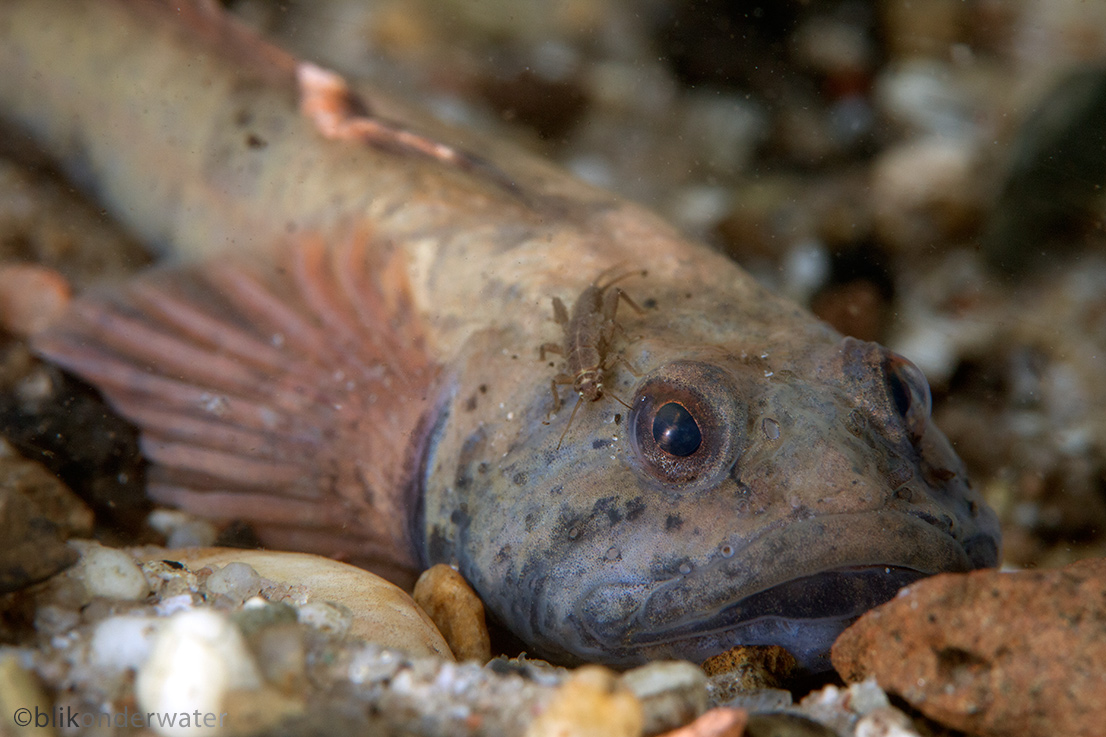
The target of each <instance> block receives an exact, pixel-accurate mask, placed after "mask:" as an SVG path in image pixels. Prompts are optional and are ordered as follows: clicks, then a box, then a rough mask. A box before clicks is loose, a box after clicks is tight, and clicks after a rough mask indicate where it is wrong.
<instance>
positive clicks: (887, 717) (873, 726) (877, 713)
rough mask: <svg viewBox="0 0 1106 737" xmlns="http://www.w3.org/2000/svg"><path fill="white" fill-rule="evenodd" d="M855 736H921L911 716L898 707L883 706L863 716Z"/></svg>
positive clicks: (858, 723) (857, 725)
mask: <svg viewBox="0 0 1106 737" xmlns="http://www.w3.org/2000/svg"><path fill="white" fill-rule="evenodd" d="M854 735H855V737H921V735H920V733H919V732H918V731H917V730H916V729H914V725H913V724H912V723H911V721H910V717H908V716H906V714H903V713H902V712H901V711H899V710H898V709H892V708H890V707H883V708H880V709H875V710H874V711H872V712H871V713H869V714H866V715H865V716H863V717H861V719H860V721H859V722H857V723H856V731H855V732H854Z"/></svg>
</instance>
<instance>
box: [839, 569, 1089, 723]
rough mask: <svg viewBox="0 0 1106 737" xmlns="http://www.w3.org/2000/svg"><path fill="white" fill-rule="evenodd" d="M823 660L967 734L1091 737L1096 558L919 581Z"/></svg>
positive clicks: (867, 618)
mask: <svg viewBox="0 0 1106 737" xmlns="http://www.w3.org/2000/svg"><path fill="white" fill-rule="evenodd" d="M832 658H833V664H834V667H835V668H836V669H837V671H838V672H839V673H840V674H841V675H842V677H844V678H845V679H846V680H847V681H857V680H861V679H863V678H867V677H869V676H875V677H876V678H877V679H878V680H879V682H880V684H881V685H882V686H883V687H884V688H886V689H887V690H889V691H893V692H895V693H898V694H899V695H901V696H902V697H903V698H905V699H906V700H907V701H909V702H910V703H911V704H913V705H914V706H915V707H916V708H917V709H918V710H920V711H921V712H922V713H924V714H926V715H927V716H929V717H930V718H932V719H935V720H937V721H939V722H941V723H942V724H947V725H949V726H951V727H953V728H955V729H960V730H964V731H967V732H971V733H972V734H977V735H987V736H991V735H993V736H995V737H998V735H1009V734H1018V735H1023V736H1024V737H1035V736H1037V735H1040V736H1041V737H1044V736H1045V735H1056V734H1064V735H1092V734H1098V733H1099V730H1100V729H1101V727H1102V725H1103V724H1104V723H1106V701H1104V700H1103V698H1102V694H1103V693H1106V671H1103V669H1102V663H1104V662H1106V561H1104V560H1098V559H1094V560H1085V561H1080V562H1078V563H1075V564H1072V565H1070V566H1068V567H1066V568H1063V569H1059V570H1036V571H1019V572H1016V573H1001V572H997V571H976V572H972V573H967V574H943V575H939V576H935V577H933V578H929V579H925V580H924V581H919V582H918V583H916V584H912V585H911V586H909V587H907V588H906V589H904V590H903V592H901V593H900V594H899V596H898V597H896V598H895V599H893V600H891V601H890V602H888V603H886V604H884V605H882V606H880V607H878V608H876V609H874V610H873V611H871V612H868V613H867V614H865V615H864V616H863V617H861V618H860V620H858V621H857V623H856V624H854V625H853V626H852V627H850V628H849V629H847V630H846V631H845V632H844V633H843V634H842V635H841V637H839V638H838V640H837V642H836V643H835V644H834V647H833V652H832Z"/></svg>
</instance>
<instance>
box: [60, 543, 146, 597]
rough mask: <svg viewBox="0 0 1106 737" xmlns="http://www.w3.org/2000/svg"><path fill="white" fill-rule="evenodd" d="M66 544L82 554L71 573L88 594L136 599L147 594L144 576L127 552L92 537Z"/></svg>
mask: <svg viewBox="0 0 1106 737" xmlns="http://www.w3.org/2000/svg"><path fill="white" fill-rule="evenodd" d="M69 546H70V547H71V548H73V549H74V550H76V551H77V552H79V553H80V554H81V559H80V561H78V563H77V565H76V566H75V567H74V569H73V575H74V576H76V577H77V578H79V579H80V580H81V582H82V583H84V586H85V588H86V589H87V590H88V593H89V594H90V595H91V596H102V597H104V598H105V599H122V600H124V601H139V600H141V599H145V598H146V596H147V595H148V594H149V593H150V584H149V582H147V581H146V576H145V575H143V573H142V569H141V568H139V567H138V563H137V561H135V559H134V558H133V557H131V555H130V554H129V553H125V552H123V551H122V550H116V549H114V548H105V547H104V546H103V545H100V544H99V543H97V542H93V541H91V540H70V541H69Z"/></svg>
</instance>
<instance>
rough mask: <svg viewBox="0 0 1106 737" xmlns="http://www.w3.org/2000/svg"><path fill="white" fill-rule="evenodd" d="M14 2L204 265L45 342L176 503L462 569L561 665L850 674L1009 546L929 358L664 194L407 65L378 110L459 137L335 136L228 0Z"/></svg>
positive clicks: (125, 178)
mask: <svg viewBox="0 0 1106 737" xmlns="http://www.w3.org/2000/svg"><path fill="white" fill-rule="evenodd" d="M178 8H179V9H180V10H178ZM0 33H3V34H4V38H3V39H2V41H0V107H2V110H3V115H4V116H5V117H7V118H8V119H9V120H11V121H13V122H14V123H16V124H18V125H21V126H23V127H25V128H26V129H27V130H29V131H31V133H32V135H34V136H35V137H36V138H37V139H38V140H39V141H41V142H42V143H43V145H44V146H46V147H48V148H50V149H51V150H53V151H54V152H55V153H56V154H57V155H58V156H59V157H60V159H61V161H62V162H63V165H64V166H65V167H66V168H67V169H68V170H70V171H72V172H74V173H75V174H76V175H77V176H78V177H79V178H80V179H81V180H82V181H84V182H85V183H87V184H88V185H89V186H90V187H91V188H92V189H93V190H94V191H95V193H96V194H97V196H98V197H100V198H102V199H103V201H104V202H106V203H108V204H109V206H110V207H112V209H113V211H114V212H115V213H116V214H117V215H118V216H119V217H120V218H121V219H123V220H124V221H125V222H127V223H128V224H129V225H130V226H131V227H132V228H134V229H135V230H136V231H137V232H138V233H140V234H141V235H142V236H143V237H145V238H146V239H147V240H148V241H150V242H151V243H152V244H156V245H157V246H160V247H163V248H165V249H167V250H169V251H171V252H172V253H173V254H175V255H176V256H177V258H178V259H182V260H186V261H187V260H191V261H195V262H198V265H196V266H180V265H178V266H172V267H169V268H168V269H166V270H164V271H163V272H161V273H160V274H154V275H150V276H146V277H142V278H140V279H138V280H136V282H135V283H133V284H131V285H127V286H125V287H123V288H121V289H119V290H117V291H116V292H114V293H107V294H100V295H96V294H93V295H89V296H87V297H85V298H83V299H81V300H78V302H77V306H76V308H75V310H74V314H73V316H72V317H71V318H70V319H69V321H68V322H67V323H65V324H63V325H62V326H61V327H60V328H58V329H57V330H55V331H53V332H51V333H48V334H46V335H43V336H40V337H39V338H38V340H37V341H36V343H35V345H36V349H37V350H38V351H39V352H40V353H41V354H42V355H45V356H47V357H49V358H51V359H52V360H55V361H57V362H58V363H60V364H62V365H64V366H66V367H67V368H69V369H70V370H73V371H75V372H76V373H78V374H81V375H83V376H85V377H87V378H89V379H90V380H92V381H93V382H94V383H96V384H97V385H99V386H100V387H101V388H102V389H103V390H104V392H105V394H106V396H107V397H108V398H109V399H110V400H111V401H112V402H113V403H114V404H115V406H116V407H117V408H118V409H119V411H120V412H121V413H122V414H123V415H125V416H127V417H129V418H131V419H132V420H134V421H135V422H136V423H137V424H138V425H139V426H140V427H141V428H142V430H143V437H144V443H145V445H144V448H145V449H146V452H147V454H148V455H150V456H151V458H152V460H153V461H154V462H155V476H154V478H155V482H154V485H153V486H152V487H151V493H152V494H153V495H154V496H155V498H157V499H159V500H161V501H165V502H173V503H177V504H179V505H180V506H183V507H185V508H187V509H190V510H191V511H193V512H196V513H200V514H206V515H208V516H210V517H212V518H214V519H220V520H227V519H236V518H237V519H250V520H253V521H254V522H255V524H256V525H257V526H258V527H259V529H260V530H261V531H262V533H263V534H264V535H266V536H267V537H265V539H266V540H268V541H269V542H270V544H274V545H287V546H294V547H298V548H301V549H307V550H315V551H319V552H324V553H327V554H334V555H341V556H344V557H347V558H352V559H356V560H359V561H362V562H364V563H365V564H367V565H372V566H374V567H376V568H378V569H380V570H384V571H386V572H389V573H390V575H392V576H393V577H395V578H398V579H403V578H404V576H405V575H409V574H410V572H411V571H412V570H413V569H414V568H416V567H417V566H419V565H426V564H431V563H438V562H445V563H451V564H454V565H456V566H457V567H458V568H459V570H460V571H461V573H462V574H463V575H464V576H465V578H466V579H468V581H469V582H470V583H471V584H472V585H473V586H474V587H475V589H476V590H477V592H478V593H479V594H480V596H481V597H482V598H483V600H484V602H485V604H486V605H487V608H488V610H489V611H490V612H491V613H492V614H493V615H494V616H495V618H496V619H498V620H499V621H500V622H502V623H503V624H505V625H507V626H508V627H510V628H511V629H512V630H514V632H515V633H517V634H518V635H519V636H520V637H521V638H522V639H523V641H525V642H526V643H527V645H528V646H529V647H530V648H532V649H534V650H535V651H536V652H538V653H541V654H544V655H547V656H549V657H552V658H555V659H557V660H561V661H565V662H580V661H597V662H606V663H610V664H613V665H618V666H627V665H632V664H635V663H640V662H643V661H645V660H648V659H651V658H657V657H683V658H689V659H693V660H698V659H702V658H704V657H706V656H708V655H711V654H713V653H715V652H718V651H719V650H722V649H725V648H728V647H731V646H733V645H736V644H761V643H775V644H782V645H784V646H786V647H787V648H789V649H790V650H792V651H793V652H794V653H795V654H796V655H797V656H798V657H799V659H800V661H801V662H802V663H803V664H804V665H805V666H806V667H807V668H809V669H811V670H820V669H823V668H826V667H828V662H827V660H826V655H827V652H828V648H829V645H830V644H831V643H832V641H833V639H834V638H835V637H836V635H837V633H839V632H840V630H841V629H842V628H843V627H844V626H846V625H847V624H848V623H849V622H851V621H852V620H853V619H855V617H856V616H858V615H859V614H860V613H862V611H864V610H865V609H867V608H870V607H871V606H873V605H875V604H878V603H880V602H882V601H884V600H886V599H888V598H890V597H891V596H893V595H894V592H895V590H896V589H897V588H898V587H899V586H900V585H903V584H905V583H908V582H910V581H912V580H915V579H916V578H918V577H921V576H925V575H930V574H933V573H937V572H942V571H965V570H969V569H972V568H978V567H985V566H993V565H996V564H997V561H998V550H999V544H1000V536H999V530H998V524H997V521H996V518H995V515H994V514H993V512H991V510H990V509H988V508H987V507H986V505H985V504H984V502H983V500H982V498H981V496H980V495H979V493H978V492H977V491H975V490H973V489H972V488H971V486H970V484H969V482H968V480H967V478H966V475H965V471H964V468H963V465H962V464H961V462H960V460H959V459H958V458H957V456H956V454H955V453H954V452H953V450H952V449H951V448H950V446H949V444H948V442H947V441H946V440H945V438H944V436H943V435H942V434H941V433H940V431H939V430H938V429H937V428H936V427H934V426H933V424H932V422H931V420H930V417H929V395H928V388H927V387H926V385H925V380H924V378H922V377H921V375H920V373H919V372H918V371H917V369H916V368H914V367H913V366H912V365H910V364H909V362H907V361H906V360H905V359H902V358H901V357H899V356H896V355H895V354H893V353H891V352H890V351H888V350H887V349H885V348H882V347H880V346H878V345H875V344H872V343H865V342H862V341H857V340H854V339H850V338H842V336H840V335H839V334H837V333H836V332H834V331H833V330H832V329H830V328H829V327H827V326H826V325H824V324H823V323H820V322H819V321H817V320H816V319H814V318H813V317H812V316H811V315H809V314H808V313H807V312H805V311H804V310H802V309H800V308H799V307H797V306H795V305H794V304H792V303H790V302H788V301H786V300H784V299H782V298H779V297H777V296H775V295H772V294H770V293H769V292H767V291H765V290H764V289H763V288H761V287H760V286H758V285H757V284H756V283H755V282H754V281H753V280H752V279H751V278H750V277H749V276H748V275H747V274H745V273H744V272H742V271H741V270H740V269H739V268H738V267H737V266H736V265H734V264H733V263H732V262H730V261H728V260H727V259H725V258H723V257H721V256H719V255H718V254H715V253H713V252H711V251H710V250H709V249H707V248H705V247H703V246H701V245H698V244H694V243H689V242H687V241H685V240H683V239H682V238H681V237H680V236H679V235H678V234H676V233H675V232H674V231H673V230H672V229H671V228H670V227H669V226H668V225H666V224H664V223H663V222H661V221H660V220H658V219H657V218H656V217H654V216H653V215H651V214H649V213H647V212H645V211H643V210H642V209H640V208H638V207H636V206H634V205H631V204H628V203H625V202H622V201H621V200H618V199H617V198H615V197H613V196H611V195H609V194H606V193H602V192H599V191H597V190H594V189H591V188H589V187H587V186H585V185H583V184H580V183H578V182H576V181H574V180H572V179H571V178H569V177H568V176H567V175H564V174H562V173H560V172H558V171H556V170H555V169H553V168H552V167H550V166H548V165H547V164H544V163H542V162H536V161H533V160H530V159H528V158H526V157H524V156H522V155H520V154H518V153H516V152H513V151H510V150H508V149H505V148H503V147H500V146H498V145H495V144H477V143H475V142H474V141H473V140H472V139H469V138H466V137H465V136H463V135H461V134H457V133H450V132H447V131H443V130H441V129H440V127H438V126H437V125H436V124H434V123H432V122H429V121H426V120H425V119H420V118H417V117H415V118H412V117H410V114H409V113H407V112H405V111H404V110H403V109H402V107H401V106H398V105H395V104H393V103H391V102H389V101H388V98H387V97H386V96H382V95H378V94H376V93H373V94H371V95H369V96H368V97H367V98H366V99H364V100H362V102H366V103H368V104H367V105H366V107H367V108H368V109H369V110H370V111H371V112H372V113H373V115H374V116H376V117H374V118H372V121H374V125H373V126H360V127H357V126H355V127H356V128H357V129H358V130H361V131H364V130H365V129H366V128H371V129H372V130H374V131H378V130H379V126H376V125H375V123H376V122H378V121H379V120H381V119H387V120H403V121H410V120H413V121H415V122H412V123H410V125H411V126H413V127H414V128H417V129H419V130H421V131H423V132H424V133H425V134H427V135H430V136H434V137H442V138H443V139H444V140H448V141H449V144H448V146H446V147H445V148H441V149H438V148H436V147H435V146H433V145H422V144H421V143H418V142H419V141H430V140H431V139H430V138H429V137H426V136H423V137H420V138H418V139H409V138H406V137H404V136H400V135H393V134H390V133H388V132H387V130H389V129H385V132H384V133H383V134H382V135H383V139H384V140H385V141H388V140H391V141H392V142H393V143H394V144H395V145H380V142H381V139H380V138H379V137H378V138H377V139H374V140H370V139H367V138H361V139H358V140H329V141H328V140H324V138H323V135H322V134H321V132H320V128H319V126H318V121H317V120H316V121H315V122H312V120H309V119H308V118H307V117H305V116H303V115H301V114H300V113H299V112H298V110H297V105H298V104H299V102H300V97H299V96H300V91H298V89H297V86H296V84H297V83H296V73H297V69H300V70H302V68H303V67H301V66H298V65H297V62H296V60H294V59H292V58H291V57H289V56H288V55H286V54H284V53H283V52H280V51H279V50H277V49H274V48H273V47H271V46H268V45H266V44H264V43H263V42H261V41H259V40H257V39H255V38H253V37H252V36H251V35H250V34H249V33H248V32H246V31H243V30H242V29H240V28H238V27H237V26H236V25H235V24H234V23H232V22H230V21H228V20H226V19H225V18H223V17H222V16H221V15H220V14H218V13H217V12H216V11H215V10H214V9H213V4H212V5H208V4H205V3H198V2H185V3H161V2H146V3H142V2H137V0H130V1H126V0H111V1H105V2H97V3H94V2H60V0H9V2H6V3H4V4H3V5H2V6H0ZM351 107H356V106H351ZM394 130H399V129H398V128H396V129H394ZM372 135H379V134H378V133H373V134H372ZM389 136H391V139H389ZM336 137H341V136H336ZM411 141H415V143H412V142H411ZM470 151H471V152H476V153H471V154H470V153H468V152H470ZM443 152H444V153H443ZM619 264H625V265H627V268H633V269H642V270H645V271H647V272H648V275H647V276H643V277H641V278H635V279H634V280H633V281H632V283H629V284H627V285H626V289H627V291H628V292H630V293H631V294H632V295H633V297H634V298H635V300H636V301H637V302H638V303H640V304H643V305H648V309H646V310H645V311H644V312H643V313H642V314H635V313H634V312H632V311H629V310H627V311H620V312H619V314H618V322H619V324H620V326H621V328H622V330H620V331H618V332H617V334H615V336H614V337H613V339H612V341H613V342H612V343H611V345H610V346H607V351H608V352H609V353H614V354H618V355H620V356H621V358H622V359H624V361H618V362H615V363H612V364H611V365H610V366H609V368H608V369H607V372H606V377H605V380H604V388H605V390H607V391H608V392H610V393H613V394H614V395H616V396H618V397H619V398H621V399H623V400H624V401H626V403H627V404H629V405H630V409H626V408H625V407H623V406H622V405H621V404H619V403H618V402H617V401H613V400H612V399H611V398H610V397H609V396H608V397H607V398H605V399H601V400H599V401H596V402H588V403H586V404H585V405H584V406H582V407H581V408H580V411H579V412H578V413H577V415H576V417H575V419H574V420H573V424H572V426H571V427H570V428H568V430H567V432H565V423H566V422H567V421H568V412H566V411H561V412H559V413H558V414H557V415H556V416H553V417H550V412H551V410H552V397H551V395H550V391H549V382H550V380H551V378H552V377H553V376H554V375H556V374H557V373H560V372H562V371H564V366H563V365H562V364H561V363H559V362H558V361H557V360H552V361H546V362H541V361H539V360H538V358H537V353H538V348H539V346H541V345H543V344H545V343H549V342H561V341H563V339H564V335H563V333H562V332H561V329H560V326H558V325H557V324H556V323H554V322H553V321H552V320H551V319H550V301H551V299H552V298H553V297H559V298H560V299H562V300H563V301H564V302H565V303H566V304H571V303H572V302H573V301H574V300H575V299H576V298H577V297H578V296H579V295H580V294H581V293H583V292H584V290H585V289H587V287H588V286H589V285H590V284H591V283H592V282H593V281H594V280H595V279H596V278H597V277H598V276H599V275H600V274H602V273H603V272H604V271H605V270H608V269H611V268H612V267H615V266H616V265H619ZM629 367H633V370H631V369H630V368H629ZM673 403H675V405H678V406H679V407H682V408H683V409H681V410H673V407H674V406H675V405H674V404H673ZM658 412H660V414H661V419H660V420H657V419H656V415H657V413H658ZM689 419H690V421H691V422H692V423H693V424H694V428H690V427H689V426H688V425H687V422H688V420H689ZM666 423H668V425H667V426H669V427H675V429H676V430H678V431H680V432H682V433H683V435H681V437H684V438H688V437H690V438H692V439H693V440H692V441H690V442H683V443H680V444H675V445H673V444H669V443H667V441H665V439H664V436H663V433H662V431H663V430H664V429H665V427H666ZM562 433H564V438H563V441H562V442H561V445H560V447H558V438H559V437H560V436H561V434H562ZM696 438H697V440H696ZM670 451H672V452H670Z"/></svg>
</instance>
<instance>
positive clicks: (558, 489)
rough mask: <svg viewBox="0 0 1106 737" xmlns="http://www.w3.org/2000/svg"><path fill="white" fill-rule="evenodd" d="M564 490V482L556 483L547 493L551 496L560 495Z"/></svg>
mask: <svg viewBox="0 0 1106 737" xmlns="http://www.w3.org/2000/svg"><path fill="white" fill-rule="evenodd" d="M564 490H565V485H564V484H557V485H556V486H554V487H553V488H552V489H550V490H549V494H550V495H551V496H560V495H561V494H563V493H564Z"/></svg>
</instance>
